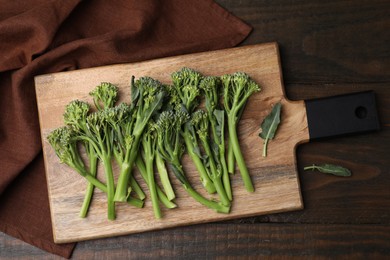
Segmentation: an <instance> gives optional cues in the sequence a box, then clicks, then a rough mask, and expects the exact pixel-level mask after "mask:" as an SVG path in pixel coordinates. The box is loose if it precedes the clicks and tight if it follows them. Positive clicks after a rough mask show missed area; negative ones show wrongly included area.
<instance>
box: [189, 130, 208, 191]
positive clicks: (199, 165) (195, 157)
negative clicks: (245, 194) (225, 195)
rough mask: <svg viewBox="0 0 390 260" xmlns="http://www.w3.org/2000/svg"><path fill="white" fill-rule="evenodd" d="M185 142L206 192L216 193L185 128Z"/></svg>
mask: <svg viewBox="0 0 390 260" xmlns="http://www.w3.org/2000/svg"><path fill="white" fill-rule="evenodd" d="M184 129H185V130H184V134H183V137H184V142H185V144H186V148H187V153H188V155H189V156H190V157H191V159H192V161H193V162H194V164H195V167H196V169H197V170H198V172H199V175H200V180H201V182H202V184H203V187H205V189H206V191H207V192H208V193H210V194H212V193H215V192H216V189H215V187H214V185H213V182H212V181H211V180H210V177H209V176H208V174H207V172H206V169H205V168H204V165H203V162H202V161H201V159H200V158H199V156H198V155H197V154H196V153H195V152H194V146H193V144H192V141H191V139H190V136H191V133H190V132H189V131H188V129H187V128H186V127H185V128H184Z"/></svg>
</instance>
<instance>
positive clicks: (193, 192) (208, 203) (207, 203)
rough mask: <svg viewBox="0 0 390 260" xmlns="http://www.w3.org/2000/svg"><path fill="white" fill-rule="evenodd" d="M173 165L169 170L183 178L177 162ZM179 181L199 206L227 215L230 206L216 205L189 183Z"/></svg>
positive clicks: (216, 203)
mask: <svg viewBox="0 0 390 260" xmlns="http://www.w3.org/2000/svg"><path fill="white" fill-rule="evenodd" d="M174 163H175V164H171V166H172V167H171V168H172V170H173V171H177V173H176V174H175V175H177V176H180V175H181V176H185V174H184V172H183V169H182V167H181V165H180V164H178V162H174ZM175 165H177V166H175ZM183 180H186V178H183ZM180 181H181V183H182V185H183V187H184V189H185V190H186V191H187V193H188V194H189V195H190V196H191V197H193V198H194V199H195V200H196V201H197V202H199V203H200V204H202V205H204V206H206V207H208V208H210V209H213V210H215V211H217V212H220V213H229V211H230V206H226V205H223V204H222V203H218V202H216V201H212V200H208V199H206V198H205V197H203V196H202V195H201V194H199V193H198V192H197V191H196V190H194V189H193V188H192V186H191V184H190V183H188V182H187V183H184V182H183V181H182V180H180Z"/></svg>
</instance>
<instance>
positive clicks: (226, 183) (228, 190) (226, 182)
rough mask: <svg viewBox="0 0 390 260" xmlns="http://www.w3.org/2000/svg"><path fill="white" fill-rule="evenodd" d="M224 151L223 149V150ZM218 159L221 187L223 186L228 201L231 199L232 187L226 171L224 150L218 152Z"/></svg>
mask: <svg viewBox="0 0 390 260" xmlns="http://www.w3.org/2000/svg"><path fill="white" fill-rule="evenodd" d="M223 151H225V149H224V150H223ZM219 156H220V161H221V165H222V182H223V187H224V188H225V192H226V195H227V197H228V198H229V200H230V201H232V199H233V192H232V187H231V183H230V176H229V172H228V168H227V165H226V160H225V152H223V153H222V152H220V155H219Z"/></svg>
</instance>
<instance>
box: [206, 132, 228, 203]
mask: <svg viewBox="0 0 390 260" xmlns="http://www.w3.org/2000/svg"><path fill="white" fill-rule="evenodd" d="M201 141H202V145H203V148H204V150H205V152H206V154H207V156H208V162H209V164H210V170H211V179H212V181H213V184H214V187H215V189H216V191H217V193H218V195H219V198H220V199H221V203H222V204H223V205H226V206H229V205H230V200H229V198H228V196H227V194H226V191H225V189H224V187H223V185H222V181H221V177H222V175H223V173H222V172H218V170H217V166H216V164H215V161H214V157H213V154H212V152H211V149H210V146H209V144H208V142H207V139H203V138H201ZM221 170H222V169H221Z"/></svg>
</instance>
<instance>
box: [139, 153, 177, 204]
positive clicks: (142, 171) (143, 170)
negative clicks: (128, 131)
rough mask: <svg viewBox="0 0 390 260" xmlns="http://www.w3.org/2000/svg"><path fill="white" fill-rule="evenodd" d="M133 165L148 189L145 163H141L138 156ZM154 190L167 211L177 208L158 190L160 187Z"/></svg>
mask: <svg viewBox="0 0 390 260" xmlns="http://www.w3.org/2000/svg"><path fill="white" fill-rule="evenodd" d="M135 163H136V165H137V168H138V170H139V172H140V174H141V176H142V178H143V179H144V180H145V182H146V185H148V187H149V181H148V177H147V173H146V166H145V163H144V162H143V160H142V158H141V156H140V155H139V156H137V159H136V161H135ZM156 188H157V195H158V198H159V199H160V201H161V203H162V204H164V206H165V207H167V208H169V209H173V208H176V207H177V206H176V204H175V203H173V202H172V201H170V200H169V199H168V198H167V196H166V195H165V194H164V192H163V191H162V190H161V189H160V187H159V186H158V185H156Z"/></svg>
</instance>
